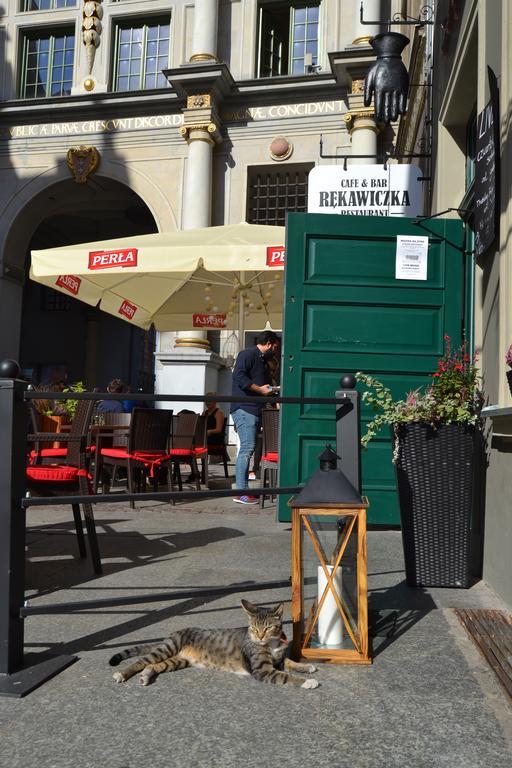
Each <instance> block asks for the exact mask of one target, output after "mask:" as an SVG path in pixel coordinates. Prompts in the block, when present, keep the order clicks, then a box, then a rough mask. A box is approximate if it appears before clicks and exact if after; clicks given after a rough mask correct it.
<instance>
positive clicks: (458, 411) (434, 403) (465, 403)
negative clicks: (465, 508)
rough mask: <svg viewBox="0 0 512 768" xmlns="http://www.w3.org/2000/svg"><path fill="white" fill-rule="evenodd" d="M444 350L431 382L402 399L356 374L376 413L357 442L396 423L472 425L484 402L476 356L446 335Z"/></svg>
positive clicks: (370, 379) (366, 399) (365, 397)
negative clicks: (364, 387) (396, 398)
mask: <svg viewBox="0 0 512 768" xmlns="http://www.w3.org/2000/svg"><path fill="white" fill-rule="evenodd" d="M444 340H445V353H444V355H443V357H442V358H441V359H440V360H439V361H438V363H437V369H436V371H435V372H434V373H433V374H432V383H431V384H430V385H428V386H427V387H426V388H425V389H424V390H422V389H416V390H414V391H412V392H409V393H408V394H407V395H406V397H405V399H403V400H396V401H395V400H393V396H392V394H391V391H390V390H389V389H388V387H385V386H384V384H382V382H380V381H379V380H378V379H375V378H374V377H373V376H369V375H368V374H366V373H362V372H358V373H356V379H357V380H358V381H360V382H361V383H362V384H364V385H365V386H366V388H367V389H366V391H365V392H363V395H362V400H363V402H364V403H367V404H368V405H369V406H371V407H372V408H373V410H374V411H375V412H376V415H375V416H374V418H373V419H372V420H371V421H370V422H369V424H368V426H367V430H366V434H365V435H364V436H363V437H362V439H361V445H362V446H363V447H364V448H366V447H367V446H368V443H369V442H370V440H372V438H373V437H375V435H376V434H377V432H379V431H380V430H381V429H382V427H383V426H384V425H385V424H387V425H389V426H391V427H392V428H393V429H395V428H396V427H397V426H398V425H400V424H410V423H411V422H424V423H428V424H432V426H434V427H435V426H436V425H439V424H452V423H463V424H475V423H476V421H477V420H478V415H479V413H480V411H481V409H482V405H483V402H484V397H483V394H482V392H481V390H480V388H479V376H478V368H477V366H476V357H475V359H474V360H471V358H470V356H469V355H468V354H467V353H466V345H465V344H463V345H462V346H461V347H460V349H458V350H455V351H454V350H452V349H451V343H450V338H449V336H445V337H444Z"/></svg>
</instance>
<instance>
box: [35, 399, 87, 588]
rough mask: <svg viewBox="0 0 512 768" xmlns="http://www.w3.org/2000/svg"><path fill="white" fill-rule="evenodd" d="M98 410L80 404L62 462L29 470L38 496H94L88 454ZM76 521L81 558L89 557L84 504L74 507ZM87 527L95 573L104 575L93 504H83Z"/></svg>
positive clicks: (42, 437) (65, 437) (44, 436)
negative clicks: (88, 443) (90, 429)
mask: <svg viewBox="0 0 512 768" xmlns="http://www.w3.org/2000/svg"><path fill="white" fill-rule="evenodd" d="M93 409H94V401H93V400H80V401H79V402H78V405H77V408H76V413H75V418H74V419H73V423H72V425H71V429H70V431H69V432H64V433H62V434H59V442H64V443H66V444H67V448H65V449H64V450H65V455H64V456H63V457H59V458H60V461H59V463H54V464H29V465H28V466H27V468H26V480H27V490H28V491H29V492H30V494H31V495H34V496H73V495H80V496H87V495H89V494H92V493H93V490H92V483H91V476H90V474H89V456H90V453H88V451H87V435H88V432H89V425H90V422H91V417H92V412H93ZM53 437H54V434H53V433H50V432H48V433H43V432H38V433H37V434H34V435H29V440H32V441H34V442H35V443H37V441H48V440H51V439H52V438H53ZM71 507H72V509H73V518H74V521H75V529H76V535H77V541H78V551H79V553H80V557H85V556H86V549H85V539H84V532H83V524H82V518H81V515H80V505H79V504H72V505H71ZM82 509H83V513H84V519H85V526H86V530H87V537H88V542H89V550H90V553H91V560H92V563H93V568H94V572H95V573H98V574H99V573H102V567H101V559H100V554H99V547H98V538H97V535H96V525H95V522H94V514H93V509H92V504H89V503H86V504H82Z"/></svg>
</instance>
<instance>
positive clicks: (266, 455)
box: [260, 408, 280, 508]
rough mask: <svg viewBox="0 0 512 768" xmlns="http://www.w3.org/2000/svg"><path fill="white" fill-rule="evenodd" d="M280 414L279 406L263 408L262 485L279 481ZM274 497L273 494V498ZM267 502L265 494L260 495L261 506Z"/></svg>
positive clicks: (263, 486) (271, 484)
mask: <svg viewBox="0 0 512 768" xmlns="http://www.w3.org/2000/svg"><path fill="white" fill-rule="evenodd" d="M279 416H280V411H278V410H277V408H263V410H262V412H261V424H262V440H263V451H262V456H261V463H260V472H261V487H262V488H265V487H267V486H269V487H272V486H274V487H275V485H276V483H277V469H278V466H279ZM273 499H274V497H273V496H271V500H273ZM264 504H265V496H264V494H261V496H260V507H261V508H263V506H264Z"/></svg>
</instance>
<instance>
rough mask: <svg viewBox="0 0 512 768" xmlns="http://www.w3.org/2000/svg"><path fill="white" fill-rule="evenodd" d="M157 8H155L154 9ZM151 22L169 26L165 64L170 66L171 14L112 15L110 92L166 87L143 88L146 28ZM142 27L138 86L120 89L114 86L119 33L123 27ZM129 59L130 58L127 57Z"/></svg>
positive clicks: (117, 67) (153, 89)
mask: <svg viewBox="0 0 512 768" xmlns="http://www.w3.org/2000/svg"><path fill="white" fill-rule="evenodd" d="M155 10H157V9H155ZM152 23H158V24H160V25H161V24H164V23H166V24H168V26H169V50H168V51H167V66H170V58H171V47H172V46H171V40H172V37H171V36H172V14H169V15H164V14H162V13H158V12H156V13H153V14H151V15H150V16H140V15H132V16H125V15H120V16H114V17H113V19H112V55H111V60H110V66H111V75H110V91H111V93H135V92H136V91H155V90H157V91H160V90H162V89H163V88H166V87H167V85H168V84H167V85H165V86H155V87H153V88H145V87H144V84H143V81H144V79H145V78H146V75H147V74H148V73H147V72H146V61H147V59H148V55H147V42H148V39H147V30H148V27H149V26H150V25H151V24H152ZM141 27H142V29H143V41H142V44H143V49H142V55H141V69H140V73H139V88H136V89H129V90H124V89H123V90H121V89H117V88H116V84H117V83H116V81H117V80H118V77H119V74H118V73H119V52H120V51H119V49H120V45H121V42H120V35H121V31H122V30H123V29H132V30H133V29H140V28H141ZM129 61H131V59H129Z"/></svg>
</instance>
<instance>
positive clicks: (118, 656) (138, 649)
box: [108, 645, 155, 667]
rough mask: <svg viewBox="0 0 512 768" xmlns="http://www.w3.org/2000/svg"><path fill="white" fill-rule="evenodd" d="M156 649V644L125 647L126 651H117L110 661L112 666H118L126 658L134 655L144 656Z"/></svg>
mask: <svg viewBox="0 0 512 768" xmlns="http://www.w3.org/2000/svg"><path fill="white" fill-rule="evenodd" d="M154 649H155V646H154V645H134V646H133V648H125V649H124V651H120V652H119V653H115V654H114V655H113V656H112V657H111V658H110V659H109V662H108V663H109V664H110V666H111V667H117V665H118V664H120V663H121V662H122V661H124V659H130V658H131V657H132V656H142V655H144V654H146V653H151V651H153V650H154Z"/></svg>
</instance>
